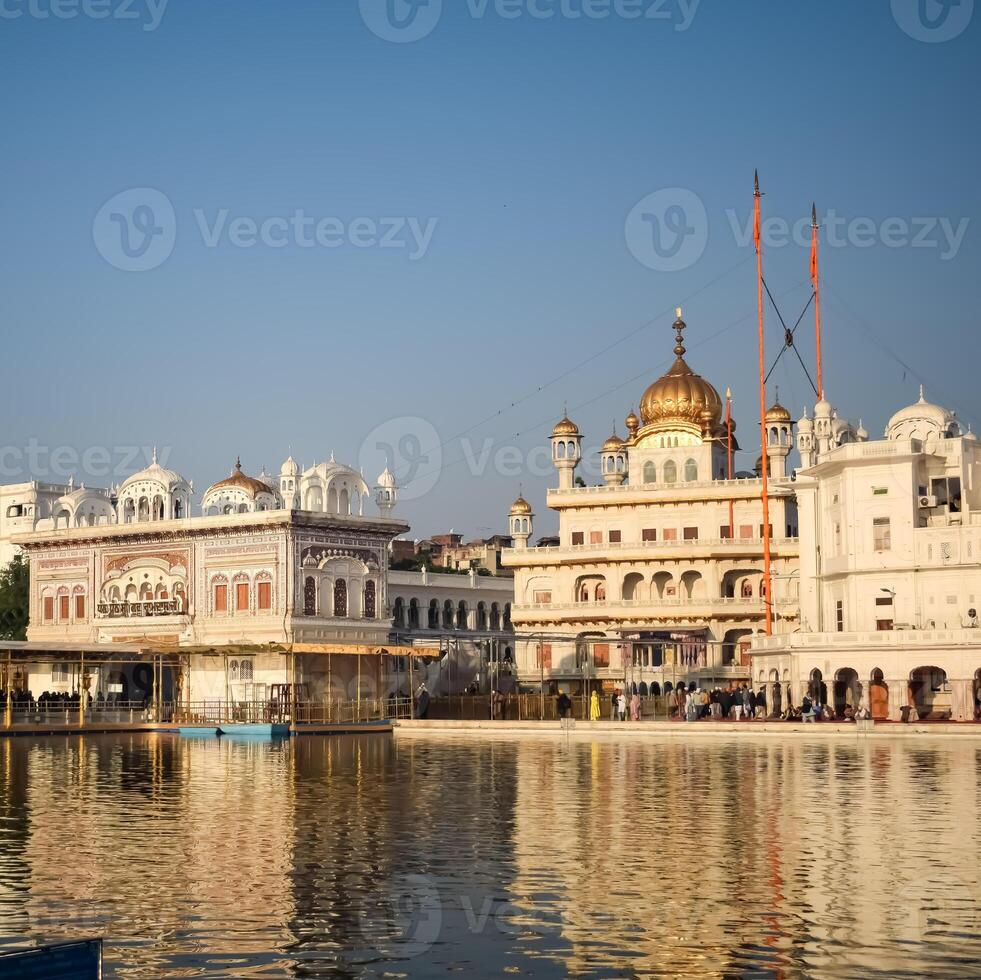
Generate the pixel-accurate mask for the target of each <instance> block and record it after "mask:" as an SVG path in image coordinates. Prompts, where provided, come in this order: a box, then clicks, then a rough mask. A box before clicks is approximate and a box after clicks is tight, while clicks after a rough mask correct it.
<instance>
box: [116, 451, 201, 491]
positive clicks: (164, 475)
mask: <svg viewBox="0 0 981 980" xmlns="http://www.w3.org/2000/svg"><path fill="white" fill-rule="evenodd" d="M145 482H146V483H159V484H160V485H161V486H163V487H165V488H166V489H167V490H168V491H171V490H176V489H177V488H178V487H188V488H189V487H190V484H189V483H188V482H187V480H185V479H184V477H182V476H181V475H180V473H177V472H175V471H174V470H168V469H164V467H162V466H161V465H160V464H159V463H158V462H157V450H156V449H154V450H153V462H152V463H150V465H149V466H148V467H147V468H146V469H145V470H140V472H139V473H134V474H133V475H132V476H128V477H127V478H126V479H125V480H123V485H122V486H121V487H120V488H119V490H120V493H122V491H123V490H125V489H126V488H127V487H128V486H131V485H132V484H134V483H145Z"/></svg>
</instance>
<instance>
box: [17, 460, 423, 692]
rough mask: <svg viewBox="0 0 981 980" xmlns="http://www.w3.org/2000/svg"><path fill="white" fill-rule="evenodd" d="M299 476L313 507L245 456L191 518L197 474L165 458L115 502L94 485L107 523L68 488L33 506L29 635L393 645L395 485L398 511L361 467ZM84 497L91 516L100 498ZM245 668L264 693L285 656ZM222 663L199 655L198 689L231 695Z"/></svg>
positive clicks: (325, 467) (219, 643)
mask: <svg viewBox="0 0 981 980" xmlns="http://www.w3.org/2000/svg"><path fill="white" fill-rule="evenodd" d="M285 470H286V467H284V477H283V479H286V477H285ZM292 479H293V481H294V486H293V493H295V494H297V495H298V498H297V499H298V500H299V501H301V502H302V501H305V502H307V503H308V504H309V505H310V509H309V510H308V509H303V508H297V509H288V508H286V507H284V506H283V503H284V502H283V500H282V497H281V496H280V491H277V490H276V489H274V488H273V487H271V486H270V485H269V484H267V483H265V482H264V481H262V480H259V479H256V478H253V477H249V476H247V475H245V474H244V473H243V472H242V469H241V465H240V464H238V463H237V464H236V467H235V469H234V470H233V472H232V474H231V476H230V477H228V478H227V479H225V480H222V481H220V482H218V483H216V484H215V485H214V486H212V487H210V488H209V489H208V490H207V491H206V493H205V494H204V497H203V509H204V511H205V514H204V515H203V516H200V517H188V516H186V515H187V513H188V508H189V507H190V499H191V494H192V493H193V489H192V486H191V484H190V483H189V482H188V481H186V480H184V478H183V477H181V476H180V475H179V474H177V473H175V472H173V471H171V470H167V469H164V468H163V467H161V466H160V465H159V463H158V462H157V461H156V459H154V461H153V462H152V464H151V465H150V466H149V467H148V468H147V469H145V470H143V471H141V472H140V473H137V474H135V475H134V476H132V477H130V478H129V479H128V480H126V481H125V482H124V483H123V484H122V486H121V487H120V488H119V489H118V492H117V494H116V499H115V501H114V502H113V500H112V499H111V498H110V496H109V495H108V494H106V493H104V492H103V493H101V494H98V493H95V494H93V493H92V492H89V491H85V493H87V494H89V497H91V506H92V507H93V508H94V507H96V506H98V507H101V508H102V515H101V516H102V519H101V520H98V519H96V520H89V519H88V511H84V514H85V518H84V519H81V520H77V519H75V516H74V515H73V513H72V512H70V511H68V510H67V504H66V503H65V502H66V501H68V502H69V503H70V502H72V501H74V500H75V499H76V498H75V497H73V496H72V494H67V495H65V494H62V495H61V496H59V498H58V500H57V501H56V502H55V503H54V505H53V511H52V513H53V514H54V515H55V516H54V517H50V518H44V519H42V520H36V519H35V518H36V516H37V515H36V514H35V515H27V519H26V520H25V523H28V524H30V525H32V526H33V528H34V529H32V528H31V527H27V528H25V531H26V532H27V533H22V534H17V535H15V536H14V537H13V541H12V543H13V544H14V545H15V546H19V547H21V548H22V549H23V551H24V552H25V553H26V555H27V558H28V560H29V562H30V566H31V596H30V616H31V622H30V627H29V629H28V639H29V640H31V641H38V642H49V643H65V644H69V645H71V644H80V645H83V646H85V645H88V646H97V647H103V646H105V645H111V644H120V643H130V644H133V643H135V644H147V645H151V646H153V647H154V648H157V649H159V648H161V647H173V648H175V649H181V648H187V649H196V650H200V649H202V648H204V649H211V648H215V649H220V648H221V647H229V646H231V647H234V646H238V647H242V648H246V647H247V648H251V649H253V650H254V648H256V647H261V646H263V645H269V644H272V645H278V646H283V645H289V644H305V643H308V644H344V645H349V646H350V647H351V648H352V649H357V648H364V647H383V646H384V645H385V644H387V643H388V639H389V630H390V626H391V612H390V609H389V600H388V594H387V571H388V552H389V546H390V543H391V541H392V539H393V538H395V537H396V536H397V535H399V534H402V533H404V532H405V531H407V530H408V526H407V525H406V524H404V523H401V522H399V521H397V520H394V519H393V518H392V517H391V516H390V515H391V510H392V508H393V507H394V504H395V496H396V492H395V488H394V486H392V487H386V488H385V489H386V491H387V496H386V498H385V500H384V504H385V507H384V508H382V510H383V513H384V514H385V515H386V516H384V517H368V516H365V515H364V513H363V511H364V506H365V498H366V496H367V495H368V490H367V487H366V485H365V483H364V480H363V479H362V478H361V477H360V475H359V474H357V473H356V472H355V471H353V470H351V469H350V468H349V467H344V466H341V465H340V464H337V463H335V462H333V461H331V462H330V463H327V464H322V465H320V466H315V467H311V468H310V470H308V471H306V472H305V473H303V474H302V475H301V474H300V473H299V472H296V473H294V474H292ZM52 492H54V491H52ZM289 492H290V491H289V487H288V485H287V493H289ZM72 493H73V494H78V493H79V491H73V492H72ZM78 499H79V501H80V503H79V508H80V510H79V513H83V511H82V510H81V508H82V507H88V506H90V504H89V503H87V502H85V500H86V499H87V498H84V499H83V498H78ZM113 503H114V504H115V506H114V507H113ZM59 508H61V510H59ZM62 511H65V512H66V515H67V516H63V517H60V516H58V515H59V514H62ZM216 664H217V666H216ZM246 664H247V667H248V677H249V683H250V684H251V685H253V688H254V689H253V691H252V693H253V694H255V695H256V696H257V697H263V696H265V695H264V693H263V692H262V691H261V690H259V688H260V687H262V686H263V685H265V686H269V685H270V684H272V683H283V682H284V660H283V655H282V654H281V653H279V654H275V653H269V654H268V655H262V654H259V655H255V656H249V657H248V658H244V657H243V658H241V660H240V659H238V658H237V659H236V660H235V671H236V680H237V679H238V677H239V676H240V675H241V671H242V670H244V669H245V667H244V666H243V665H246ZM220 667H221V664H220V662H216V661H215V660H214V658H213V657H212V658H211V659H210V660H209V658H208V657H207V656H204V657H203V658H202V657H201V656H197V657H195V658H194V660H193V663H192V670H191V675H190V680H191V682H192V683H194V684H195V686H196V689H197V693H198V694H199V695H203V694H205V693H210V694H211V695H212V696H214V695H216V694H217V695H219V696H221V695H225V696H230V694H231V693H232V692H231V691H230V689H229V687H228V685H229V683H230V681H229V679H228V676H227V673H226V671H227V665H225V667H224V668H221V669H220V670H219V668H220ZM219 674H220V676H219ZM315 674H316V671H314V673H313V674H311V673H310V672H309V671H308V673H307V677H306V681H305V682H307V683H310V684H313V685H314V687H315V688H316V690H317V691H322V690H323V684H324V683H325V680H324V676H323V672H321V674H320V675H319V676H317V677H315V676H314V675H315ZM212 675H214V676H212ZM273 678H275V680H273ZM308 693H311V694H312V693H313V692H312V691H311V692H308ZM317 696H320V695H319V694H318V695H317Z"/></svg>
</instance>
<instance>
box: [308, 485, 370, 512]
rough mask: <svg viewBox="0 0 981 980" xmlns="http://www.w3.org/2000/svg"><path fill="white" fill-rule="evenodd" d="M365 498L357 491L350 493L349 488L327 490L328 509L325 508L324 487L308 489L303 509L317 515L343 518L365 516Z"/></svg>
mask: <svg viewBox="0 0 981 980" xmlns="http://www.w3.org/2000/svg"><path fill="white" fill-rule="evenodd" d="M363 506H364V498H363V497H362V495H361V494H360V493H359V492H358V491H357V490H353V491H348V489H347V487H341V489H340V491H338V490H337V488H336V487H333V486H332V487H330V488H329V489H328V490H327V507H326V508H324V491H323V488H322V487H319V486H312V487H307V490H306V493H305V494H304V497H303V509H304V510H311V511H315V512H317V513H327V514H338V515H340V516H341V517H361V516H363V510H362V508H363Z"/></svg>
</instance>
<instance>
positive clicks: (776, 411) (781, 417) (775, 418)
mask: <svg viewBox="0 0 981 980" xmlns="http://www.w3.org/2000/svg"><path fill="white" fill-rule="evenodd" d="M779 399H780V396H779V394H778V395H777V401H775V402H774V403H773V404H772V405H771V406H770V407H769V408H768V409H767V410H766V420H767V422H790V421H792V419H791V417H790V412H788V411H787V409H785V408H784V407H783V405H781V404H780V400H779Z"/></svg>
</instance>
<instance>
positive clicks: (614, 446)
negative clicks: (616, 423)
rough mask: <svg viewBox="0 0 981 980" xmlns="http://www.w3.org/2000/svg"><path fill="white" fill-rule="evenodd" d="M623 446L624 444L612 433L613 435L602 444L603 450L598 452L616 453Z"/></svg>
mask: <svg viewBox="0 0 981 980" xmlns="http://www.w3.org/2000/svg"><path fill="white" fill-rule="evenodd" d="M625 445H626V443H625V442H624V441H623V440H622V439H621V438H620V437H619V436H618V435H617V434H616V433H615V432H614V433H613V435H612V436H610V438H609V439H607V440H606V442H604V443H603V448H602V449H601V450H600V452H604V453H618V452H620V451H621V450H622V449H623V447H624V446H625Z"/></svg>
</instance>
